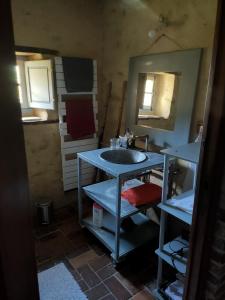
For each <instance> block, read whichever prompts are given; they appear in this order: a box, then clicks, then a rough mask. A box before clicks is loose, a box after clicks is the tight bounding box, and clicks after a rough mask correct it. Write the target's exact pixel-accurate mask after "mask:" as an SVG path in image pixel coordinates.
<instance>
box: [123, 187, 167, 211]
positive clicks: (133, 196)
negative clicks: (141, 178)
mask: <svg viewBox="0 0 225 300" xmlns="http://www.w3.org/2000/svg"><path fill="white" fill-rule="evenodd" d="M161 193H162V189H161V187H160V186H158V185H156V184H153V183H145V184H142V185H140V186H136V187H133V188H130V189H128V190H126V191H123V192H122V193H121V195H122V197H123V198H125V199H127V200H128V201H129V203H130V204H132V205H134V206H140V205H144V204H156V203H158V202H159V201H160V199H161Z"/></svg>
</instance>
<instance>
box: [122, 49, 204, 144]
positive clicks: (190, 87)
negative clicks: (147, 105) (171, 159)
mask: <svg viewBox="0 0 225 300" xmlns="http://www.w3.org/2000/svg"><path fill="white" fill-rule="evenodd" d="M201 53H202V49H190V50H184V51H175V52H167V53H158V54H150V55H145V56H136V57H132V58H130V64H129V77H128V93H127V106H126V112H127V113H126V127H128V128H130V129H131V130H132V131H133V132H134V133H135V134H136V135H144V134H148V135H149V137H150V142H151V143H153V144H155V145H157V146H161V147H164V148H167V147H172V146H178V145H183V144H186V143H188V142H189V135H190V127H191V120H192V111H193V106H194V100H195V94H196V86H197V81H198V73H199V66H200V59H201ZM149 72H172V73H174V72H179V73H181V76H182V79H181V81H180V85H179V90H178V100H177V106H176V120H175V126H174V130H173V131H169V130H163V129H156V128H151V127H146V126H143V125H136V124H135V123H136V116H135V114H136V98H137V87H138V74H139V73H149Z"/></svg>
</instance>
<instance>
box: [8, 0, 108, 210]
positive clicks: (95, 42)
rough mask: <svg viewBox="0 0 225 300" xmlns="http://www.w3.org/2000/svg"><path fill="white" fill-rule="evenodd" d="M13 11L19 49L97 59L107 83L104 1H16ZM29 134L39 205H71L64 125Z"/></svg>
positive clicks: (29, 159) (35, 128)
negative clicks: (49, 202) (66, 183)
mask: <svg viewBox="0 0 225 300" xmlns="http://www.w3.org/2000/svg"><path fill="white" fill-rule="evenodd" d="M12 13H13V23H14V35H15V43H16V45H22V46H30V47H40V48H48V49H52V50H57V51H59V53H60V55H65V56H79V57H88V58H93V59H97V61H98V76H99V80H100V81H101V79H100V78H101V57H102V17H101V16H102V6H101V1H98V0H74V1H71V0H64V1H62V0H38V1H32V0H12ZM99 92H101V89H99ZM100 94H101V93H100ZM49 113H50V114H49V116H50V118H55V116H56V114H55V113H53V112H51V111H49ZM24 135H25V143H26V153H27V162H28V172H29V180H30V192H31V198H32V200H33V202H36V201H39V200H42V199H47V200H49V199H51V200H53V201H54V204H55V206H62V205H65V203H66V202H65V199H64V193H63V186H62V167H61V150H60V137H59V131H58V124H57V123H55V124H43V125H24Z"/></svg>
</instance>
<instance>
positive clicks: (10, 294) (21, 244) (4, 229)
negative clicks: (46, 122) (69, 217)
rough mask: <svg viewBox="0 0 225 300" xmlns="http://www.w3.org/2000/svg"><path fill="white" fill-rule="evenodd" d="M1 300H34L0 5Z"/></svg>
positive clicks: (10, 57)
mask: <svg viewBox="0 0 225 300" xmlns="http://www.w3.org/2000/svg"><path fill="white" fill-rule="evenodd" d="M0 43H1V47H0V90H1V94H0V105H1V109H0V130H1V146H0V166H1V167H0V170H1V174H0V298H1V299H4V300H18V299H24V300H28V299H29V300H30V299H32V300H36V299H37V300H38V299H39V292H38V281H37V268H36V262H35V251H34V239H33V235H32V220H31V202H30V198H29V187H28V175H27V164H26V154H25V144H24V135H23V126H22V119H21V108H20V104H19V101H18V94H17V83H16V72H15V70H14V68H15V65H16V59H15V53H14V52H15V48H14V36H13V25H12V15H11V4H10V1H9V0H1V1H0Z"/></svg>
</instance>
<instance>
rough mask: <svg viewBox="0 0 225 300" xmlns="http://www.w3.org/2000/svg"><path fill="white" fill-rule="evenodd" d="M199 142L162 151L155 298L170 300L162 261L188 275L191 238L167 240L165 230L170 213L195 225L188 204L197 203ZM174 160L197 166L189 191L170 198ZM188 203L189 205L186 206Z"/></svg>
mask: <svg viewBox="0 0 225 300" xmlns="http://www.w3.org/2000/svg"><path fill="white" fill-rule="evenodd" d="M200 146H201V144H200V143H190V144H186V145H183V146H177V147H173V148H169V149H165V150H162V151H161V152H162V153H163V154H164V175H163V192H162V200H161V203H160V204H159V205H158V207H159V208H160V209H161V218H160V235H159V248H158V249H157V250H156V251H155V252H156V254H157V255H158V257H159V260H158V275H157V289H156V290H155V291H154V295H155V297H156V299H159V300H163V299H168V297H164V296H165V295H164V290H163V289H161V287H162V284H163V274H162V273H163V272H162V271H163V270H162V269H163V262H166V263H168V264H169V265H171V266H172V267H173V268H175V269H176V271H177V272H178V273H181V274H182V275H183V276H185V274H186V265H187V260H188V252H189V241H187V240H185V239H183V238H182V236H178V237H177V238H175V239H173V240H172V241H169V242H168V241H167V243H166V242H165V240H166V239H165V233H166V219H167V215H171V216H173V217H174V218H176V219H178V220H180V221H182V222H184V223H186V224H188V225H190V226H191V224H192V210H191V209H190V207H189V206H188V204H189V203H192V204H193V203H194V198H195V184H196V174H197V167H198V162H199V155H200ZM171 159H179V160H183V161H186V162H189V163H191V164H192V165H193V167H194V170H195V172H194V178H193V185H192V188H191V189H190V190H188V191H186V192H183V193H181V194H179V195H178V196H174V197H172V198H171V199H168V197H167V191H168V174H169V161H170V160H171ZM185 204H186V205H185Z"/></svg>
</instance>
